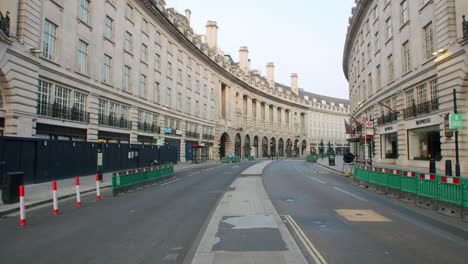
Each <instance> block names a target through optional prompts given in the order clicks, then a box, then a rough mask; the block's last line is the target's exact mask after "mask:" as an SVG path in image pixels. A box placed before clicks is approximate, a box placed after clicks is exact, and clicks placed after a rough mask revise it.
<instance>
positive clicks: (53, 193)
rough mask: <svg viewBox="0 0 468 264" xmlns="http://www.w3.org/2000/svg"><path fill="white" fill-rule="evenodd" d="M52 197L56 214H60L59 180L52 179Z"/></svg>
mask: <svg viewBox="0 0 468 264" xmlns="http://www.w3.org/2000/svg"><path fill="white" fill-rule="evenodd" d="M52 199H53V206H54V215H58V214H59V210H58V201H57V181H52Z"/></svg>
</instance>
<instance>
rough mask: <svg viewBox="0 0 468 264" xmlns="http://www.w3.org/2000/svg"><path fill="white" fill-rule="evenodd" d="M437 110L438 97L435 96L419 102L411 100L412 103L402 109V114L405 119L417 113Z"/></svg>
mask: <svg viewBox="0 0 468 264" xmlns="http://www.w3.org/2000/svg"><path fill="white" fill-rule="evenodd" d="M437 110H439V99H437V98H436V99H433V100H429V101H425V102H423V103H420V104H415V103H414V100H413V105H412V106H410V107H408V108H406V109H405V110H404V116H405V119H407V118H410V117H416V116H418V115H424V114H429V113H431V112H434V111H437Z"/></svg>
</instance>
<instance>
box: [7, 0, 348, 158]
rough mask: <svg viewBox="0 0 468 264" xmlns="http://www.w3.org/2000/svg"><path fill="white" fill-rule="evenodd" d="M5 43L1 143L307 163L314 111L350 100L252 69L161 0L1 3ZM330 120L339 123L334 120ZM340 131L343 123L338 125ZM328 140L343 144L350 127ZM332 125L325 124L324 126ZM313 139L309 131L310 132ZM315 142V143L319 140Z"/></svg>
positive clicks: (332, 109) (210, 27)
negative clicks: (160, 149)
mask: <svg viewBox="0 0 468 264" xmlns="http://www.w3.org/2000/svg"><path fill="white" fill-rule="evenodd" d="M0 9H1V11H3V12H4V13H5V12H6V11H7V10H8V11H9V12H10V15H9V16H10V19H11V21H12V23H11V27H10V31H9V33H10V35H9V36H7V35H6V34H5V33H4V32H2V35H1V41H0V45H1V46H0V68H1V71H0V76H1V80H2V82H1V89H0V93H1V96H0V98H2V100H0V120H1V123H0V131H1V132H2V134H3V135H4V136H19V137H41V138H48V139H52V140H54V139H57V140H86V141H100V142H109V143H116V142H128V143H145V144H169V145H174V146H176V147H177V148H178V149H179V158H180V160H181V161H185V160H191V159H192V158H193V152H194V148H197V149H199V148H202V149H203V151H204V152H203V155H207V157H208V158H210V159H216V158H218V157H219V155H221V156H225V155H226V154H227V153H233V154H234V155H237V156H241V157H247V156H251V155H254V156H256V157H265V156H269V155H278V156H290V155H294V154H296V155H305V154H306V153H308V152H309V151H310V148H311V147H312V146H313V145H311V144H317V142H316V141H317V140H316V139H315V138H314V137H313V135H312V134H313V133H315V130H313V129H311V127H310V125H311V123H312V122H313V120H311V117H313V116H314V115H313V114H311V113H320V114H321V118H323V119H324V121H325V122H328V120H335V121H336V120H337V119H340V120H341V119H344V118H345V117H346V115H347V114H348V113H349V110H348V101H347V100H342V99H336V98H330V97H323V96H320V95H316V94H312V93H308V92H305V91H304V90H303V89H300V88H299V86H298V77H297V74H292V75H291V86H290V87H288V86H284V85H282V84H279V83H276V82H275V79H274V65H273V63H268V64H267V66H266V72H267V74H266V77H264V76H261V75H260V74H259V71H257V70H252V69H249V55H248V49H247V47H241V48H240V50H239V58H240V59H239V62H234V61H233V60H232V59H231V57H230V56H228V55H225V53H224V52H223V51H222V50H220V49H219V47H218V43H217V42H218V40H217V30H218V25H217V23H216V22H214V21H208V23H207V25H206V35H198V34H196V33H195V32H194V31H193V29H192V28H191V27H190V15H191V13H190V11H189V10H187V11H186V12H185V14H184V15H182V14H179V13H177V12H176V11H175V10H174V9H172V8H165V1H162V0H158V1H156V0H107V1H96V0H79V1H76V0H54V1H51V0H47V1H40V0H29V1H19V0H17V1H4V2H2V4H0ZM332 117H333V118H332ZM340 123H342V121H340ZM326 127H327V128H328V127H330V128H331V127H333V133H331V132H330V133H327V137H326V138H325V137H323V139H324V141H325V143H328V142H331V145H332V146H333V147H337V148H339V147H343V148H344V147H345V144H344V143H345V138H344V127H343V125H342V124H338V122H334V123H333V124H332V125H327V126H326ZM325 129H326V128H325V127H323V130H325ZM311 133H312V134H311ZM312 138H314V140H312Z"/></svg>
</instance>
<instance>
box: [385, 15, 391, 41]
mask: <svg viewBox="0 0 468 264" xmlns="http://www.w3.org/2000/svg"><path fill="white" fill-rule="evenodd" d="M385 25H386V29H387V31H386V34H387V35H386V37H387V40H389V39H391V38H392V37H393V28H392V17H389V18H387V21H385Z"/></svg>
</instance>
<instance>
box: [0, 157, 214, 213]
mask: <svg viewBox="0 0 468 264" xmlns="http://www.w3.org/2000/svg"><path fill="white" fill-rule="evenodd" d="M218 163H219V162H218V161H215V160H209V161H207V162H204V163H195V164H194V163H191V162H182V163H177V164H175V165H174V172H179V171H185V170H190V169H194V168H200V167H206V166H212V165H215V164H218ZM57 187H58V188H57V195H58V199H59V200H61V199H65V198H68V197H71V196H75V195H76V189H75V178H69V179H62V180H57ZM100 187H101V189H106V188H111V187H112V173H111V172H108V173H104V175H103V181H102V182H100ZM95 191H96V176H95V175H86V176H80V192H81V194H86V193H90V192H95ZM0 197H1V188H0ZM50 202H52V183H51V182H43V183H38V184H28V185H25V206H26V208H31V207H34V206H39V205H42V204H46V203H50ZM18 210H19V203H14V204H4V203H3V202H2V201H1V200H0V216H3V215H6V214H10V213H12V212H15V211H18Z"/></svg>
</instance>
